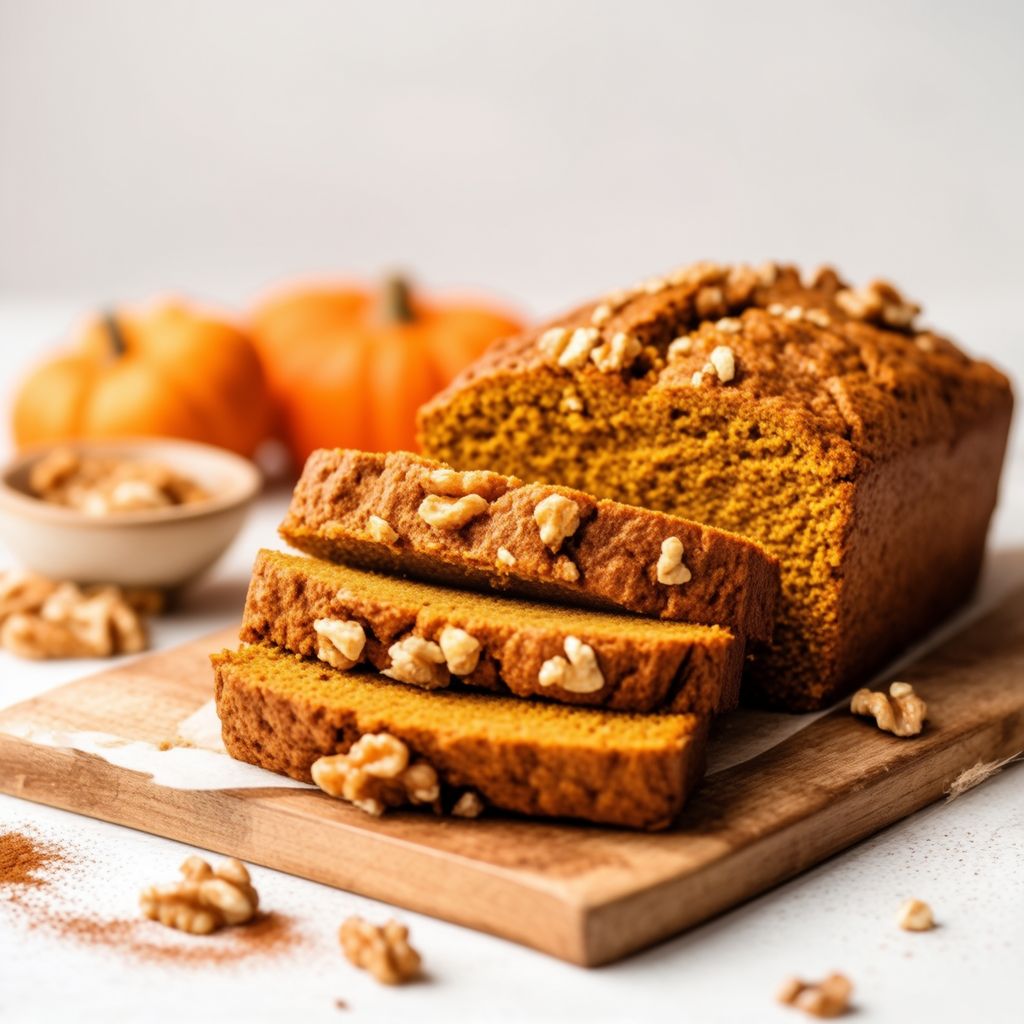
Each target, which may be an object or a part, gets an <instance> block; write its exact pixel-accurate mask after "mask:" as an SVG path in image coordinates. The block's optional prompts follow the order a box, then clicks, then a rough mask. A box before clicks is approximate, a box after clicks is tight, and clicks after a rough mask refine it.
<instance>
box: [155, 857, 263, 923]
mask: <svg viewBox="0 0 1024 1024" xmlns="http://www.w3.org/2000/svg"><path fill="white" fill-rule="evenodd" d="M181 873H182V875H183V876H184V881H181V882H171V883H170V884H168V885H151V886H149V887H148V888H146V889H143V890H142V892H141V893H140V894H139V906H140V907H141V909H142V913H143V915H144V916H145V917H148V918H149V919H150V920H152V921H159V922H160V923H161V924H163V925H166V926H167V927H168V928H177V929H178V930H179V931H183V932H188V933H190V934H192V935H208V934H209V933H210V932H213V931H216V930H217V929H218V928H223V927H224V926H225V925H236V924H245V923H246V922H247V921H251V920H252V919H253V918H254V917H255V916H256V910H257V908H258V906H259V897H258V896H257V894H256V890H255V889H254V888H253V886H252V881H251V879H250V878H249V872H248V870H246V867H245V865H244V864H242V863H241V861H237V860H235V859H234V858H232V859H230V860H226V861H224V862H223V863H221V864H219V865H218V866H217V869H216V871H215V870H213V869H212V868H211V867H210V865H209V864H208V863H207V862H206V861H205V860H203V859H202V858H201V857H195V856H192V857H189V858H188V859H187V860H186V861H185V863H184V864H182V865H181Z"/></svg>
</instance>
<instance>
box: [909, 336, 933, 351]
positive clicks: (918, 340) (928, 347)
mask: <svg viewBox="0 0 1024 1024" xmlns="http://www.w3.org/2000/svg"><path fill="white" fill-rule="evenodd" d="M914 344H915V345H917V347H918V348H919V349H920V350H921V351H922V352H934V351H935V339H934V338H933V337H932V336H931V335H930V334H918V335H917V336H916V337H915V338H914Z"/></svg>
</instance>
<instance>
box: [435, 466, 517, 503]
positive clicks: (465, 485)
mask: <svg viewBox="0 0 1024 1024" xmlns="http://www.w3.org/2000/svg"><path fill="white" fill-rule="evenodd" d="M423 489H424V490H425V491H427V492H428V493H429V494H443V495H445V496H446V497H449V498H461V497H463V496H464V495H467V494H476V495H479V496H480V497H481V498H484V499H490V500H493V499H494V498H495V497H497V494H496V491H498V490H503V489H504V481H502V479H501V477H499V476H498V475H497V474H496V473H489V472H487V470H484V469H468V470H464V471H462V472H460V471H459V470H457V469H450V468H448V467H447V466H443V467H441V468H440V469H432V470H431V471H430V472H429V473H427V475H426V480H425V481H424V484H423Z"/></svg>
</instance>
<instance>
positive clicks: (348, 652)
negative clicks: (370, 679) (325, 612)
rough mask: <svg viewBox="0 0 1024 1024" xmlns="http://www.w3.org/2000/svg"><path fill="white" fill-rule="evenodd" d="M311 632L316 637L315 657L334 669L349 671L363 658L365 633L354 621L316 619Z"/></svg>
mask: <svg viewBox="0 0 1024 1024" xmlns="http://www.w3.org/2000/svg"><path fill="white" fill-rule="evenodd" d="M313 630H314V631H315V633H316V635H317V649H316V656H317V657H318V658H319V659H320V660H321V661H325V662H327V664H328V665H332V666H333V667H334V668H339V669H342V670H344V669H349V668H352V666H353V665H357V664H358V663H359V662H360V660H361V659H362V657H363V648H364V647H365V646H366V632H365V631H364V630H363V627H362V626H361V625H360V624H359V623H358V622H356V621H354V620H352V619H349V620H346V621H342V620H341V619H316V620H315V621H314V622H313Z"/></svg>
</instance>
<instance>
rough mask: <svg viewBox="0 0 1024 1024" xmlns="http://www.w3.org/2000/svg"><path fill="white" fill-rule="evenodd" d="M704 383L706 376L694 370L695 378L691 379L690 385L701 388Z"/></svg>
mask: <svg viewBox="0 0 1024 1024" xmlns="http://www.w3.org/2000/svg"><path fill="white" fill-rule="evenodd" d="M712 369H714V367H712ZM703 383H704V374H703V372H702V371H701V370H694V371H693V376H692V377H691V378H690V384H691V386H692V387H695V388H699V387H700V386H701V384H703Z"/></svg>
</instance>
